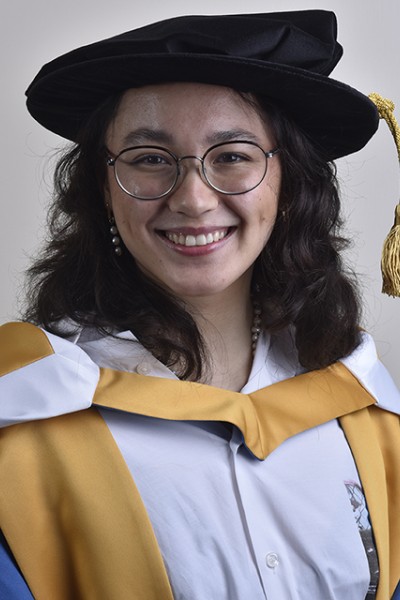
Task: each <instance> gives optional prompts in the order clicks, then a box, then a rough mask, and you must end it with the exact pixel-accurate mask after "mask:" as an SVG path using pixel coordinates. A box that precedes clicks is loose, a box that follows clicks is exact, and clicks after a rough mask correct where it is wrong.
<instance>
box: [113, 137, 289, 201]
mask: <svg viewBox="0 0 400 600" xmlns="http://www.w3.org/2000/svg"><path fill="white" fill-rule="evenodd" d="M230 144H248V145H249V146H254V147H256V148H259V149H260V150H261V151H262V152H263V154H264V156H265V158H266V159H268V158H272V157H274V156H275V155H276V154H277V153H278V152H279V148H274V149H273V150H268V151H266V150H264V149H263V148H262V147H261V146H260V145H259V144H257V142H253V141H250V140H231V141H229V142H219V143H218V144H214V145H213V146H211V147H210V148H208V149H207V150H206V151H205V153H204V154H203V156H197V155H195V154H187V155H185V156H177V155H176V154H174V153H173V152H172V151H171V150H169V149H168V148H165V147H164V146H155V145H152V144H144V145H139V146H129V147H128V148H123V150H121V151H120V152H119V153H118V154H117V155H114V156H113V155H112V152H110V151H109V150H108V149H107V153H108V156H107V158H106V164H107V166H108V167H111V168H113V170H114V177H115V180H116V182H117V184H118V186H119V187H120V188H121V190H122V191H123V192H125V193H126V194H128V196H131V197H132V198H136V199H137V200H142V201H144V202H151V201H152V200H160V199H161V198H165V196H168V194H171V192H172V191H173V190H174V189H175V187H176V185H177V183H178V181H179V178H180V176H181V174H182V171H181V169H180V164H181V162H182V161H183V160H186V159H188V158H192V159H195V160H199V161H200V163H201V171H200V172H199V175H200V177H201V178H202V180H203V181H204V182H205V183H206V184H207V185H208V186H209V187H210V188H211V189H213V190H215V191H217V192H218V193H220V194H224V195H225V196H239V195H241V194H247V192H251V191H252V190H254V189H255V188H256V187H258V186H259V185H260V184H261V183H262V181H263V180H264V178H265V175H266V174H267V170H268V160H266V161H265V169H264V173H263V176H262V177H261V179H260V181H259V182H258V183H256V184H255V185H253V186H252V187H251V188H249V189H248V190H244V191H242V192H226V191H224V190H221V189H220V188H218V187H217V186H216V185H214V184H213V183H211V181H210V180H209V179H208V176H207V170H206V168H205V165H204V161H205V159H206V158H207V155H208V154H209V153H210V152H212V151H213V150H215V148H218V147H220V146H229V145H230ZM144 148H149V149H150V150H162V151H163V152H165V153H166V154H168V155H169V156H170V157H171V158H172V159H173V160H174V161H175V164H176V175H175V179H174V181H173V183H172V184H171V185H170V187H169V188H168V190H166V191H165V192H163V193H162V194H159V195H158V196H151V197H148V196H138V195H137V194H133V193H132V192H130V191H129V190H127V189H126V188H125V187H124V185H123V184H122V182H121V180H120V178H119V176H118V171H117V168H116V163H117V160H118V159H119V157H120V156H122V155H123V154H125V152H129V151H130V150H141V149H144Z"/></svg>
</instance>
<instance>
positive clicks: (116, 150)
mask: <svg viewBox="0 0 400 600" xmlns="http://www.w3.org/2000/svg"><path fill="white" fill-rule="evenodd" d="M340 56H341V47H340V45H339V44H338V43H337V42H336V21H335V17H334V15H333V14H332V13H328V12H323V11H306V12H297V13H281V14H266V15H234V16H224V17H181V18H178V19H171V20H168V21H164V22H161V23H157V24H154V25H151V26H148V27H144V28H141V29H139V30H135V31H132V32H128V33H126V34H122V35H121V36H117V37H116V38H113V39H111V40H105V41H102V42H99V43H97V44H93V45H91V46H88V47H85V48H81V49H78V50H76V51H73V52H71V53H69V54H68V55H66V56H63V57H61V58H59V59H56V60H55V61H53V62H52V63H49V65H46V66H45V67H43V69H42V71H41V72H40V73H39V74H38V76H37V77H36V79H35V80H34V82H33V83H32V84H31V86H30V88H29V89H28V92H27V95H28V108H29V110H30V111H31V113H32V114H33V116H34V117H35V118H36V119H37V120H39V122H41V123H42V124H43V125H45V126H46V127H48V128H49V129H51V130H53V131H56V132H57V133H59V134H61V135H64V136H65V137H66V138H68V139H70V140H72V141H74V142H75V145H74V146H73V147H72V148H71V149H70V150H69V151H68V152H67V153H66V154H65V156H64V158H62V159H61V161H60V163H59V165H58V168H57V172H56V179H55V181H56V194H55V203H54V207H53V212H52V228H51V233H52V237H51V240H50V243H49V245H48V247H47V248H46V250H45V252H44V254H43V256H42V258H41V259H40V260H39V261H38V262H37V263H36V264H35V265H34V266H33V268H32V271H31V276H32V279H31V282H32V283H31V294H30V307H29V309H28V312H27V315H26V321H25V322H24V323H18V324H10V325H6V326H4V327H3V328H2V343H3V345H4V346H3V347H5V348H7V356H6V357H5V358H4V360H3V361H2V362H3V364H2V373H3V374H4V376H3V378H2V385H3V388H2V392H3V393H2V405H3V406H2V409H1V418H2V424H3V425H4V426H5V427H4V429H3V430H2V436H1V442H0V444H1V445H0V474H1V475H0V477H1V482H2V485H1V492H0V494H1V495H0V507H1V510H0V527H1V530H2V534H3V544H2V554H1V557H2V558H1V560H2V571H1V573H2V575H0V581H1V585H2V586H3V589H4V590H5V592H4V593H6V594H8V595H7V596H6V597H7V598H32V596H33V597H34V598H38V599H39V600H40V599H42V598H43V599H47V598H52V599H53V598H57V600H58V599H64V598H65V599H67V598H68V599H72V598H74V599H76V598H84V599H87V598H96V599H99V598H104V599H107V600H108V599H110V598H113V599H114V598H115V599H118V600H120V599H125V598H135V599H136V598H143V599H146V600H148V599H150V598H157V599H163V600H164V599H168V598H185V599H186V598H190V599H205V598H207V599H208V598H218V599H220V598H224V599H229V600H234V599H241V600H244V599H248V598H251V599H258V598H260V599H261V598H269V599H271V598H272V599H275V598H279V599H280V600H281V599H282V598H285V599H286V598H287V599H302V598H318V599H321V600H322V599H324V600H325V599H327V598H329V599H338V598H341V599H343V598H346V599H349V600H353V599H354V600H356V599H360V600H361V599H363V600H364V598H368V599H369V600H370V599H372V598H377V600H383V599H385V598H391V597H392V596H393V593H394V590H395V588H396V585H397V582H398V581H399V578H400V547H399V535H398V534H399V529H400V519H399V516H398V515H399V510H398V509H399V506H398V504H399V494H398V490H399V485H400V481H399V474H398V473H399V469H398V467H399V461H400V439H399V435H398V426H399V413H400V400H399V395H398V392H397V390H396V389H395V387H394V385H393V383H392V381H391V379H390V377H389V375H388V374H387V373H386V371H385V369H384V368H383V366H382V365H381V363H380V362H379V361H378V359H377V357H376V352H375V350H374V346H373V342H372V340H371V339H370V338H369V336H368V335H366V334H363V333H360V327H359V307H358V300H357V294H356V291H355V287H354V285H353V283H352V282H351V281H350V279H349V277H348V276H347V275H346V274H345V273H344V271H343V268H342V266H341V261H340V256H339V250H340V249H341V248H342V246H343V244H344V241H343V240H342V239H341V238H340V237H339V234H338V227H339V224H340V220H339V199H338V192H337V185H336V180H335V173H334V167H333V165H332V162H331V161H332V160H333V159H335V158H337V157H339V156H342V155H344V154H348V153H351V152H354V151H356V150H358V149H359V148H361V147H362V146H363V145H364V144H365V143H366V142H367V141H368V139H369V138H370V137H371V135H373V133H374V131H375V130H376V127H377V120H378V118H377V111H376V109H375V106H374V105H373V104H372V102H370V101H369V100H368V99H367V98H366V97H364V96H362V95H361V94H360V93H359V92H357V91H355V90H353V89H351V88H349V87H347V86H345V85H344V84H340V83H337V82H335V81H333V80H331V79H329V78H328V77H327V75H328V74H329V73H330V71H331V70H332V68H333V67H334V66H335V64H336V63H337V61H338V60H339V58H340ZM38 326H40V327H41V328H39V327H38ZM7 425H13V426H12V427H7ZM371 524H372V527H371ZM0 589H2V588H0Z"/></svg>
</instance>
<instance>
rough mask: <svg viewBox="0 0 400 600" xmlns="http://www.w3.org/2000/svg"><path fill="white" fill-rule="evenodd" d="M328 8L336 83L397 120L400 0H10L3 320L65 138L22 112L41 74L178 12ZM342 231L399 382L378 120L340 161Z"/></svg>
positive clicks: (3, 27)
mask: <svg viewBox="0 0 400 600" xmlns="http://www.w3.org/2000/svg"><path fill="white" fill-rule="evenodd" d="M306 8H321V9H329V10H333V11H335V12H336V14H337V17H338V21H339V34H338V39H339V41H340V42H341V43H342V44H343V46H344V49H345V54H344V57H343V59H342V61H341V63H340V64H339V65H338V67H336V69H335V71H334V73H333V76H334V77H335V78H336V79H339V80H342V81H345V82H347V83H349V84H350V85H352V86H353V87H356V88H358V89H360V90H361V91H363V92H364V93H367V94H368V93H370V92H372V91H377V92H379V93H381V94H382V95H383V96H385V97H388V98H391V99H393V100H394V101H395V102H396V100H397V103H398V110H397V116H398V119H399V120H400V69H399V55H400V38H399V35H398V23H399V17H400V3H399V0H381V1H380V2H379V3H378V2H376V1H372V0H331V1H330V2H327V1H324V0H320V1H319V2H316V3H315V4H308V3H307V2H304V1H300V0H279V1H278V0H269V1H268V0H249V1H248V2H243V1H242V0H240V1H239V0H219V1H208V0H203V1H202V2H201V1H199V0H190V2H188V1H184V0H168V2H164V1H163V2H154V1H153V2H150V3H146V2H140V3H139V2H133V1H132V0H129V1H128V0H113V2H110V1H106V0H81V1H76V0H75V1H74V0H70V2H61V1H60V0H35V2H28V1H27V0H23V1H22V0H14V1H13V2H12V3H11V2H8V3H5V4H4V5H3V6H2V11H1V12H2V16H1V22H0V45H1V52H0V72H1V84H2V85H1V90H2V93H1V106H2V111H1V117H0V119H1V140H2V141H1V145H0V185H1V220H0V228H1V231H0V252H1V254H0V256H1V260H0V278H1V279H0V280H1V282H2V287H1V297H0V322H4V321H8V320H12V319H15V318H18V307H19V304H20V301H21V298H22V295H23V292H22V282H23V272H24V270H25V269H26V267H27V265H28V264H29V259H30V257H34V256H35V253H36V252H37V249H38V247H39V245H40V241H41V239H42V238H43V235H44V228H43V224H44V221H45V215H46V205H47V203H48V201H49V197H50V193H51V167H52V164H54V160H55V156H56V153H57V150H59V149H61V148H62V147H63V146H64V141H63V140H62V139H61V138H59V137H58V136H56V135H53V134H51V133H49V132H46V131H45V130H44V129H43V128H42V127H41V126H40V125H38V124H37V123H36V122H35V121H33V120H32V119H31V117H30V116H29V115H28V113H27V111H26V109H25V100H24V90H25V88H26V87H27V85H28V83H29V82H30V81H31V80H32V79H33V77H34V76H35V74H36V72H37V71H38V70H39V68H40V67H41V66H42V65H43V64H44V63H45V62H48V61H49V60H51V59H52V58H55V57H56V56H58V55H59V54H61V53H63V52H67V51H68V50H71V49H73V48H75V47H77V46H79V45H83V44H87V43H90V42H93V41H96V40H98V39H101V38H103V37H107V36H112V35H115V34H117V33H120V32H122V31H126V30H129V29H134V28H135V27H137V26H140V25H142V24H146V23H149V22H152V21H155V20H160V19H163V18H167V17H171V16H176V15H181V14H196V13H197V14H205V13H208V14H215V13H238V12H264V11H278V10H294V9H306ZM338 168H339V178H340V182H341V187H342V198H343V207H344V212H345V214H346V218H347V225H346V233H347V235H348V236H349V237H350V238H351V239H352V241H353V244H352V248H351V251H350V252H348V253H347V255H346V260H347V261H348V262H349V263H350V265H351V266H352V268H353V269H354V270H355V271H356V273H357V274H358V275H359V280H360V284H361V289H362V296H363V304H364V322H363V325H364V327H365V328H366V329H368V330H369V331H370V332H371V333H372V335H373V336H374V338H375V341H376V343H377V347H378V352H379V354H380V357H381V359H382V360H383V362H384V363H385V364H386V366H387V367H388V368H389V370H390V371H391V373H392V375H393V377H394V379H395V380H396V381H397V383H398V384H399V385H400V369H399V368H398V365H399V359H400V299H394V298H388V297H387V296H383V295H382V294H381V293H380V287H381V278H380V268H379V262H380V254H381V247H382V243H383V240H384V238H385V236H386V234H387V232H388V231H389V229H390V227H391V225H392V223H393V214H394V207H395V204H396V202H397V201H398V197H399V167H398V161H397V156H396V151H395V146H394V142H393V140H392V137H391V135H390V133H389V130H388V128H387V127H386V125H385V124H384V123H383V122H381V124H380V128H379V131H378V133H377V134H376V135H375V136H374V138H373V139H372V140H371V141H370V143H369V144H368V145H367V147H366V148H365V149H363V150H362V151H361V152H359V153H357V154H355V155H352V156H350V157H347V158H345V159H342V160H341V161H339V162H338Z"/></svg>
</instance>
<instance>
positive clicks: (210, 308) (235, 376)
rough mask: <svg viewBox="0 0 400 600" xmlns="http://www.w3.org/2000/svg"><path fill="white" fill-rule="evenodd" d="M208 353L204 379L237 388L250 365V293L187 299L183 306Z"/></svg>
mask: <svg viewBox="0 0 400 600" xmlns="http://www.w3.org/2000/svg"><path fill="white" fill-rule="evenodd" d="M187 308H188V310H189V312H190V313H191V314H192V316H193V318H194V320H195V321H196V324H197V327H198V328H199V330H200V333H201V335H202V336H203V339H204V342H205V345H206V348H207V352H208V355H209V366H208V369H207V371H206V383H208V384H210V385H214V386H216V387H221V388H225V389H230V390H234V391H239V390H240V389H241V388H242V387H243V386H244V385H245V383H246V382H247V379H248V376H249V374H250V369H251V365H252V359H253V352H252V332H251V328H252V324H253V317H254V315H253V313H254V308H253V303H252V300H251V297H250V294H249V293H248V292H246V294H244V293H242V294H232V295H230V296H229V298H227V297H226V294H221V295H215V296H213V297H211V298H209V297H208V298H196V299H195V301H193V299H191V301H190V306H188V307H187Z"/></svg>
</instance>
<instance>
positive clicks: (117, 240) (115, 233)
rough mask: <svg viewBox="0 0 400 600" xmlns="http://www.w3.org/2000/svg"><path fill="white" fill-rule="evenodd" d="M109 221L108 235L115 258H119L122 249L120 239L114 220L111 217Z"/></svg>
mask: <svg viewBox="0 0 400 600" xmlns="http://www.w3.org/2000/svg"><path fill="white" fill-rule="evenodd" d="M109 221H110V233H111V236H112V237H111V243H112V245H113V246H114V252H115V254H116V255H117V256H121V254H122V248H121V238H120V237H119V231H118V228H117V226H116V224H115V219H114V217H113V216H110V217H109Z"/></svg>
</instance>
